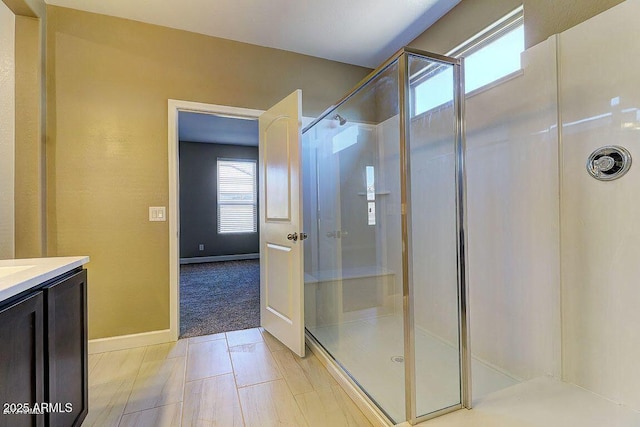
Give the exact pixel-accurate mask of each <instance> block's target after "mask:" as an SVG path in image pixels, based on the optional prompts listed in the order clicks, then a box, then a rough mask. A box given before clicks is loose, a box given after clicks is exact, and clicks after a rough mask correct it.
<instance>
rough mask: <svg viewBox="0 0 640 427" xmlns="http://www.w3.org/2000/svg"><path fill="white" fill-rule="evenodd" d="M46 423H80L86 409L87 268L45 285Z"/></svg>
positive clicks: (63, 424)
mask: <svg viewBox="0 0 640 427" xmlns="http://www.w3.org/2000/svg"><path fill="white" fill-rule="evenodd" d="M43 291H44V306H45V318H46V327H45V337H46V345H45V351H46V352H45V361H46V363H45V377H46V378H47V387H46V389H45V401H46V402H49V403H51V404H53V405H54V408H56V410H54V411H50V412H48V413H47V414H46V421H47V423H46V425H48V426H52V427H55V426H61V427H66V426H69V427H71V426H74V427H75V426H80V425H81V424H82V421H83V420H84V418H85V417H86V416H87V412H88V396H87V383H88V378H87V374H88V368H87V271H86V270H81V271H79V272H77V273H75V274H74V275H72V276H71V277H68V278H66V279H64V280H62V281H59V282H54V283H53V284H51V285H48V286H46V287H44V289H43Z"/></svg>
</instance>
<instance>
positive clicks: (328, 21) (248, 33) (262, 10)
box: [46, 0, 460, 68]
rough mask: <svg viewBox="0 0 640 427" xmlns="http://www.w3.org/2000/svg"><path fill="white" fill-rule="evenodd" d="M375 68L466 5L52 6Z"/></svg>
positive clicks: (94, 0)
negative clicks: (443, 16) (451, 11)
mask: <svg viewBox="0 0 640 427" xmlns="http://www.w3.org/2000/svg"><path fill="white" fill-rule="evenodd" d="M46 1H47V3H49V4H53V5H56V6H62V7H69V8H73V9H79V10H85V11H88V12H94V13H101V14H105V15H111V16H117V17H121V18H127V19H133V20H136V21H141V22H147V23H150V24H157V25H163V26H166V27H171V28H177V29H181V30H187V31H192V32H196V33H201V34H206V35H210V36H215V37H222V38H225V39H230V40H236V41H240V42H245V43H251V44H256V45H260V46H266V47H272V48H277V49H283V50H288V51H292V52H297V53H302V54H306V55H311V56H316V57H320V58H326V59H331V60H335V61H340V62H345V63H348V64H355V65H361V66H365V67H370V68H375V67H376V66H377V65H379V64H380V63H381V62H382V61H384V60H385V59H386V58H387V57H389V56H391V55H392V54H393V53H394V52H395V51H396V50H398V49H400V48H401V47H402V46H404V45H406V44H407V43H409V42H410V41H411V40H413V39H414V38H416V37H417V36H418V35H420V34H421V33H422V32H423V31H424V30H425V29H426V28H428V27H429V26H430V25H431V24H433V23H434V22H435V21H437V20H438V19H439V18H440V17H441V16H442V15H444V14H445V13H446V12H448V11H449V10H450V9H451V8H452V7H453V6H455V5H456V4H457V3H459V1H460V0H347V1H345V0H323V1H322V2H318V1H315V2H312V1H309V0H46Z"/></svg>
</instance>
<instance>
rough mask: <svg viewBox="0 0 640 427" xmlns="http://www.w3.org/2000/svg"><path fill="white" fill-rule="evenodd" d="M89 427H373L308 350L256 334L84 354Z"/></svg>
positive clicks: (247, 332) (240, 333)
mask: <svg viewBox="0 0 640 427" xmlns="http://www.w3.org/2000/svg"><path fill="white" fill-rule="evenodd" d="M82 425H83V426H84V427H87V426H126V427H132V426H144V427H147V426H148V427H163V426H171V427H174V426H223V427H233V426H259V427H268V426H292V427H304V426H309V427H315V426H319V427H340V426H349V427H350V426H357V427H366V426H371V424H370V423H369V422H368V420H367V419H366V418H365V416H364V415H363V414H362V412H360V410H359V409H358V408H357V406H356V405H355V404H354V403H353V401H351V399H350V398H349V397H348V396H347V394H346V393H345V392H344V391H343V390H342V388H341V387H340V386H339V385H338V384H337V383H336V382H335V380H334V379H333V378H332V377H331V375H330V374H329V373H328V372H327V370H326V369H325V368H324V367H323V366H322V364H321V363H320V361H319V360H318V359H317V358H316V357H315V356H314V355H313V353H311V351H310V350H309V349H307V356H306V357H305V358H299V357H298V356H296V355H295V354H293V353H292V352H291V351H289V349H287V348H286V347H284V346H283V345H282V344H280V342H279V341H277V340H276V339H275V338H273V337H272V336H271V335H270V334H269V333H268V332H266V331H264V330H263V329H261V328H257V329H246V330H243V331H234V332H227V333H223V334H214V335H207V336H203V337H195V338H188V339H183V340H179V341H178V342H176V343H169V344H159V345H152V346H147V347H139V348H134V349H130V350H121V351H113V352H108V353H98V354H91V355H89V414H88V415H87V418H86V420H85V422H84V423H83V424H82Z"/></svg>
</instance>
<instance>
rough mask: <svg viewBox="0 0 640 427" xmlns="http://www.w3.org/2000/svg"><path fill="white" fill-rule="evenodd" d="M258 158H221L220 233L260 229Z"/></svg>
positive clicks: (219, 175)
mask: <svg viewBox="0 0 640 427" xmlns="http://www.w3.org/2000/svg"><path fill="white" fill-rule="evenodd" d="M256 187H257V186H256V162H255V161H254V160H222V159H218V233H220V234H225V233H255V232H256V231H257V217H258V214H257V211H258V203H257V194H258V191H257V188H256Z"/></svg>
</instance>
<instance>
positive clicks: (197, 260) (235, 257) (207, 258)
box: [180, 254, 260, 265]
mask: <svg viewBox="0 0 640 427" xmlns="http://www.w3.org/2000/svg"><path fill="white" fill-rule="evenodd" d="M259 258H260V254H238V255H216V256H198V257H193V258H180V264H181V265H183V264H198V263H201V262H219V261H241V260H243V259H259Z"/></svg>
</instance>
